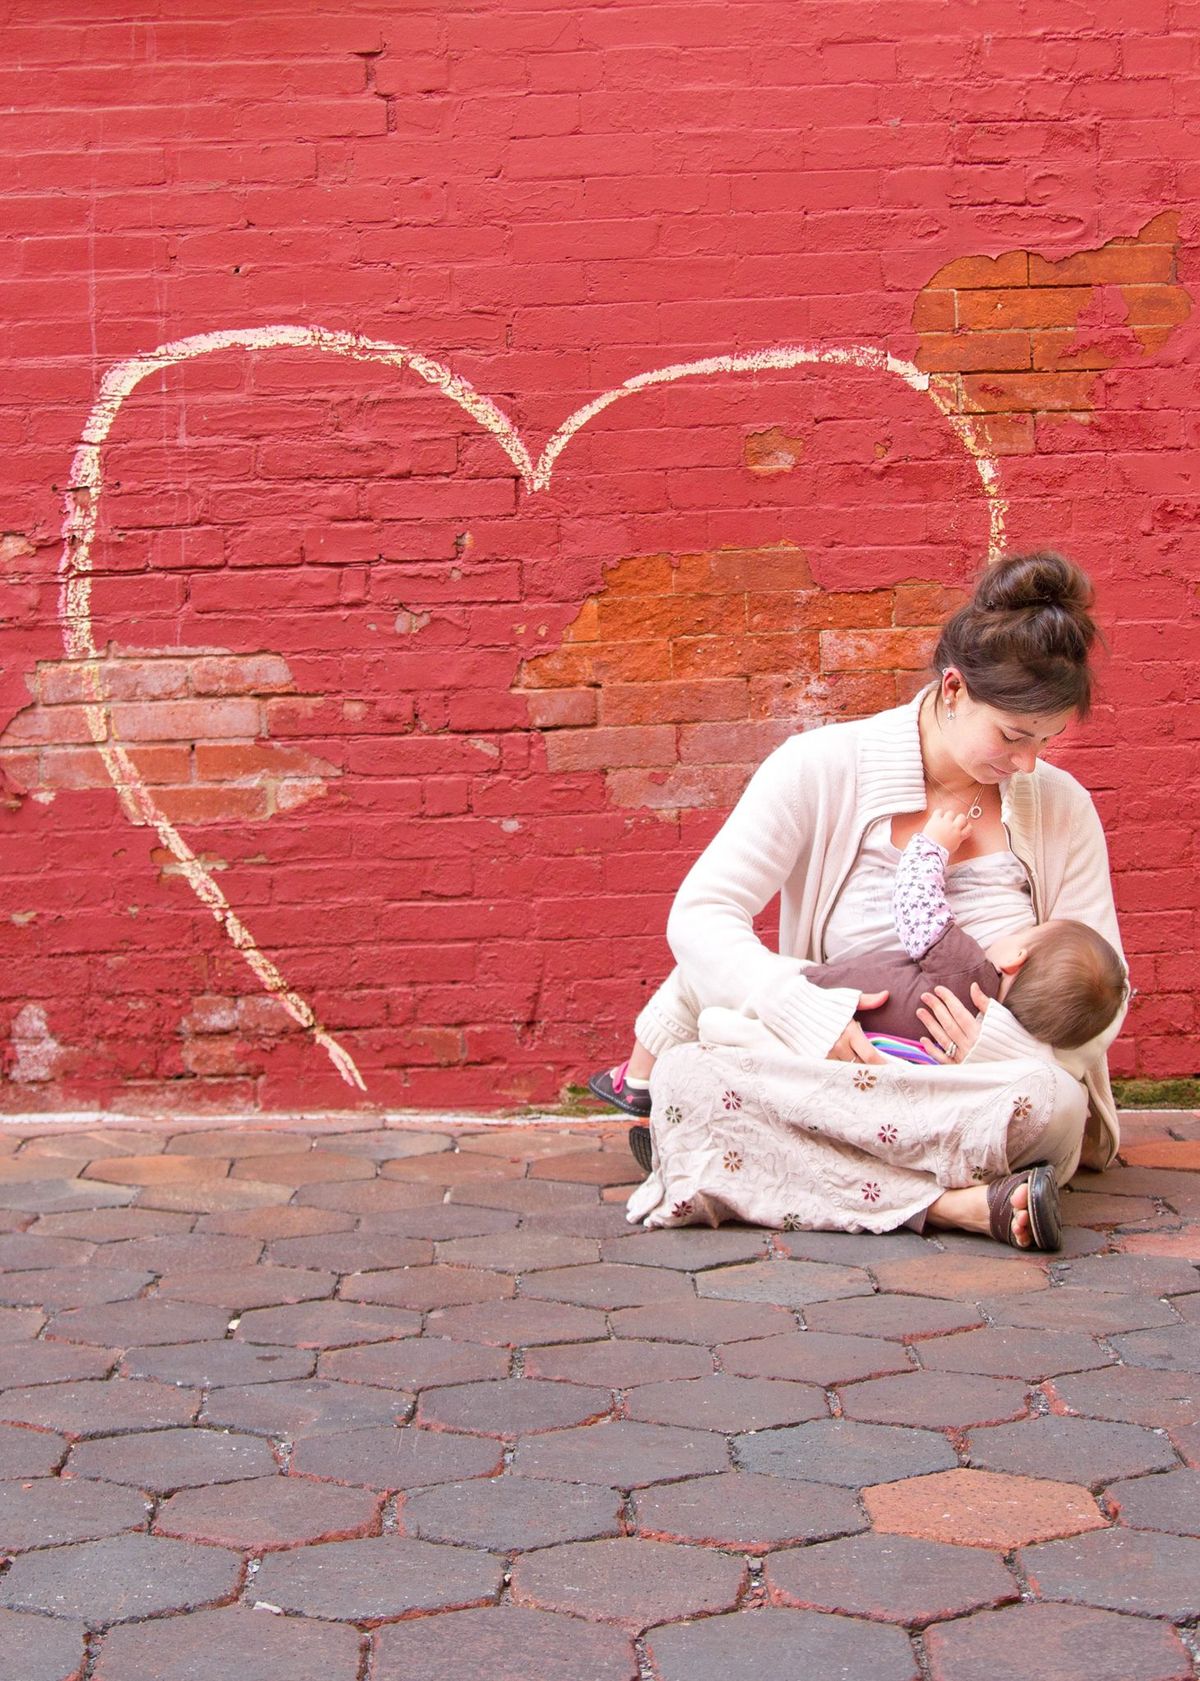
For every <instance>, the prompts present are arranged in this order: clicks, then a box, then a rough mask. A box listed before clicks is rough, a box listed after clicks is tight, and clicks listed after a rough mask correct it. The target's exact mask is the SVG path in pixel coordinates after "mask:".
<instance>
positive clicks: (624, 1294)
mask: <svg viewBox="0 0 1200 1681" xmlns="http://www.w3.org/2000/svg"><path fill="white" fill-rule="evenodd" d="M521 1294H522V1295H523V1296H525V1297H526V1298H533V1299H536V1300H539V1301H551V1302H570V1303H572V1304H573V1305H574V1306H576V1307H585V1308H603V1309H612V1308H622V1307H646V1306H648V1305H650V1304H652V1303H653V1304H655V1305H657V1304H658V1303H660V1302H664V1301H668V1302H669V1301H671V1300H672V1299H673V1298H675V1297H679V1298H680V1299H681V1300H690V1299H691V1297H692V1296H693V1294H694V1292H693V1290H692V1282H691V1279H690V1278H688V1277H687V1276H686V1275H681V1274H679V1273H677V1272H675V1271H673V1270H672V1269H671V1268H669V1267H647V1266H636V1267H635V1266H618V1265H617V1264H616V1263H615V1262H611V1261H597V1262H596V1264H595V1265H594V1266H585V1267H552V1268H550V1269H549V1270H547V1271H546V1272H530V1273H526V1274H525V1277H524V1279H523V1281H522V1285H521Z"/></svg>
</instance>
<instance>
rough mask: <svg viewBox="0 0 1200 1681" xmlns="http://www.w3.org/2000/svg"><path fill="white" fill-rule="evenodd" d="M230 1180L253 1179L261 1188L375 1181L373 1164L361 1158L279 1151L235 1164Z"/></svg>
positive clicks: (236, 1161)
mask: <svg viewBox="0 0 1200 1681" xmlns="http://www.w3.org/2000/svg"><path fill="white" fill-rule="evenodd" d="M229 1177H230V1178H231V1179H256V1180H257V1181H258V1182H259V1183H260V1184H263V1185H297V1186H299V1185H335V1184H338V1183H340V1182H344V1181H345V1180H347V1179H374V1177H375V1163H374V1162H372V1161H369V1160H368V1159H367V1158H366V1157H364V1156H351V1155H345V1154H342V1155H338V1154H335V1153H334V1151H332V1150H322V1151H321V1153H320V1154H319V1155H318V1154H317V1152H316V1151H315V1150H289V1151H281V1152H280V1153H279V1154H278V1155H273V1156H268V1157H265V1158H264V1157H263V1156H246V1157H244V1158H242V1159H241V1160H235V1161H234V1164H233V1167H232V1168H231V1169H230V1174H229Z"/></svg>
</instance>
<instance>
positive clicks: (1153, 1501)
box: [1104, 1469, 1200, 1536]
mask: <svg viewBox="0 0 1200 1681" xmlns="http://www.w3.org/2000/svg"><path fill="white" fill-rule="evenodd" d="M1104 1498H1105V1502H1106V1504H1107V1505H1108V1506H1109V1507H1110V1508H1111V1510H1112V1511H1113V1512H1115V1514H1116V1516H1117V1518H1118V1519H1119V1521H1120V1522H1121V1523H1123V1524H1125V1525H1126V1526H1127V1527H1128V1528H1129V1529H1161V1530H1163V1531H1164V1532H1165V1533H1167V1534H1168V1535H1196V1536H1200V1471H1196V1470H1191V1469H1188V1470H1183V1469H1180V1470H1175V1471H1169V1472H1168V1473H1167V1475H1166V1476H1165V1477H1136V1478H1134V1479H1133V1480H1132V1481H1130V1482H1119V1483H1110V1484H1109V1486H1108V1488H1106V1489H1105V1491H1104Z"/></svg>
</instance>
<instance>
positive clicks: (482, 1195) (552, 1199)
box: [450, 1161, 600, 1214]
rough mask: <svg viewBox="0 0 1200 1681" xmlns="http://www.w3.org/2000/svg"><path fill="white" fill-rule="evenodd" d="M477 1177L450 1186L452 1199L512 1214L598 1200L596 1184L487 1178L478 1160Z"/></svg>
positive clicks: (543, 1210)
mask: <svg viewBox="0 0 1200 1681" xmlns="http://www.w3.org/2000/svg"><path fill="white" fill-rule="evenodd" d="M479 1171H480V1175H481V1177H480V1178H478V1179H466V1180H463V1181H462V1183H461V1184H458V1185H453V1186H452V1187H451V1189H450V1201H451V1202H463V1203H469V1204H471V1205H472V1206H473V1207H476V1208H503V1209H507V1210H509V1212H511V1213H513V1214H533V1213H538V1212H545V1211H546V1210H549V1209H553V1208H558V1209H562V1208H574V1207H576V1206H577V1205H580V1204H583V1205H587V1204H591V1203H599V1201H600V1187H599V1186H598V1185H577V1184H572V1183H570V1182H569V1181H562V1182H561V1183H560V1182H558V1181H556V1180H553V1179H510V1180H507V1181H504V1180H496V1179H488V1178H487V1176H486V1175H487V1166H486V1163H484V1162H482V1161H481V1163H480V1168H479Z"/></svg>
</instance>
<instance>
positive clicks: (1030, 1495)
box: [862, 1470, 1105, 1552]
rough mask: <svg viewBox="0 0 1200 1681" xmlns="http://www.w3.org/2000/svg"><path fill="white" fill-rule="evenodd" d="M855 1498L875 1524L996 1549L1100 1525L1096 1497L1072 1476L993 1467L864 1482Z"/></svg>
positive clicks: (888, 1529)
mask: <svg viewBox="0 0 1200 1681" xmlns="http://www.w3.org/2000/svg"><path fill="white" fill-rule="evenodd" d="M862 1497H863V1504H864V1505H865V1506H866V1508H867V1511H868V1513H869V1514H870V1517H871V1522H872V1523H873V1524H874V1526H875V1528H876V1529H877V1530H881V1531H883V1532H886V1533H888V1534H891V1535H915V1536H917V1537H918V1538H920V1539H923V1540H926V1541H946V1542H949V1543H956V1544H958V1545H959V1546H966V1547H994V1548H996V1549H997V1550H998V1551H1000V1552H1010V1551H1011V1550H1012V1548H1013V1547H1019V1546H1022V1545H1024V1544H1025V1543H1026V1542H1028V1541H1042V1540H1047V1539H1049V1537H1051V1536H1059V1535H1078V1534H1079V1533H1080V1531H1081V1530H1085V1529H1103V1528H1104V1527H1105V1524H1104V1518H1103V1517H1102V1516H1101V1514H1100V1511H1099V1508H1098V1507H1097V1505H1096V1502H1095V1500H1093V1498H1092V1496H1091V1495H1090V1494H1089V1493H1088V1491H1087V1490H1086V1489H1084V1488H1080V1487H1079V1486H1078V1485H1077V1484H1076V1483H1054V1482H1047V1481H1045V1480H1043V1479H1042V1478H1040V1477H1006V1476H1004V1475H1003V1474H1002V1473H1000V1472H997V1471H963V1470H955V1471H941V1472H937V1473H935V1474H934V1475H932V1476H928V1477H911V1478H909V1479H908V1480H907V1481H905V1482H892V1483H881V1484H879V1485H877V1486H876V1487H874V1488H864V1489H863V1496H862Z"/></svg>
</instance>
